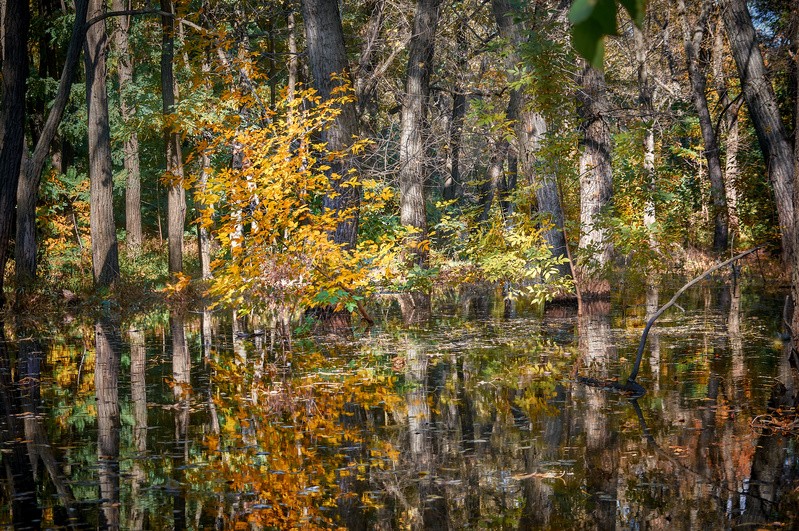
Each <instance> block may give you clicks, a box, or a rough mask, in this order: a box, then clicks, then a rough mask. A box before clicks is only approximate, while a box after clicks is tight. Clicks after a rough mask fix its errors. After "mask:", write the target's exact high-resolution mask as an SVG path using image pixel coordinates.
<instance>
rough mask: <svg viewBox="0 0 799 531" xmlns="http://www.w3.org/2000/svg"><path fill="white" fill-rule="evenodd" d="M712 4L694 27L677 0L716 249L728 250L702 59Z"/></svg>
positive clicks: (721, 178)
mask: <svg viewBox="0 0 799 531" xmlns="http://www.w3.org/2000/svg"><path fill="white" fill-rule="evenodd" d="M711 7H712V3H711V2H710V1H705V2H703V4H702V12H701V13H700V15H699V18H698V19H697V21H696V23H695V24H694V25H693V28H690V24H689V22H688V14H687V13H686V9H685V2H684V0H678V1H677V8H678V10H679V14H680V23H681V25H682V33H683V45H684V47H685V61H686V63H687V67H688V79H689V81H690V83H691V100H692V101H693V104H694V108H695V109H696V113H697V115H698V118H699V128H700V129H701V131H702V140H703V142H704V148H705V149H704V154H705V160H706V161H707V173H708V177H709V178H710V198H711V203H712V216H713V227H714V228H713V251H714V252H716V253H719V254H720V253H722V252H724V251H725V250H726V249H727V246H728V239H729V234H728V233H729V227H728V225H729V224H728V220H727V194H726V191H725V189H724V174H723V173H722V171H721V155H720V154H719V143H718V138H717V134H716V128H715V127H714V124H713V118H712V117H711V116H710V107H709V105H708V102H707V92H706V91H707V72H706V71H705V69H704V68H703V67H702V64H704V63H705V61H702V60H701V59H702V58H700V56H699V55H700V50H701V49H702V42H703V40H704V38H705V35H706V30H707V24H708V21H709V20H710V10H711Z"/></svg>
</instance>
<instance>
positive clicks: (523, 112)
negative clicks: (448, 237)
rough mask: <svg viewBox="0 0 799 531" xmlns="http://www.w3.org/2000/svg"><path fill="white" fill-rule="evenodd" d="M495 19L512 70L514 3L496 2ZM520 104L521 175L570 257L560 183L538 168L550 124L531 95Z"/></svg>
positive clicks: (555, 242)
mask: <svg viewBox="0 0 799 531" xmlns="http://www.w3.org/2000/svg"><path fill="white" fill-rule="evenodd" d="M492 6H493V11H494V18H495V19H496V21H497V26H498V27H499V32H500V35H501V36H502V37H503V38H505V39H507V40H508V42H509V44H510V45H511V46H512V47H513V50H514V51H513V52H512V53H511V54H510V56H509V58H508V69H509V70H510V69H511V68H515V67H516V65H517V64H519V63H520V57H519V55H518V52H517V51H516V50H518V49H519V48H520V47H521V46H522V45H523V44H524V38H523V37H522V32H521V29H522V28H521V27H520V25H519V23H518V22H517V18H518V16H517V14H516V13H514V11H513V7H512V3H511V1H509V0H493V1H492ZM519 98H520V100H519V104H518V106H517V107H516V112H517V115H516V120H515V123H516V125H515V130H516V139H517V142H518V150H519V153H518V161H519V172H520V174H521V177H522V179H525V180H526V181H527V182H528V183H535V184H536V187H535V195H536V200H537V202H538V211H539V212H540V213H542V214H544V215H546V216H548V217H549V222H550V223H551V224H552V227H551V228H550V229H549V230H547V231H546V232H545V233H544V239H545V240H546V242H547V244H548V245H549V247H550V249H551V250H552V254H553V255H554V256H556V257H561V258H565V257H566V237H565V236H564V234H563V221H564V216H563V209H562V207H561V202H560V195H559V193H558V182H557V177H556V176H555V175H552V174H549V173H547V172H542V171H538V170H537V169H536V157H537V155H538V151H539V150H540V149H541V142H542V141H543V140H544V138H545V136H546V134H547V122H546V119H545V118H544V116H543V115H542V114H541V113H540V112H535V111H533V110H531V104H532V101H530V100H531V98H530V96H529V95H527V94H525V93H523V92H520V94H519ZM558 270H559V271H560V274H561V275H564V276H565V275H568V274H569V265H568V264H565V263H564V264H561V265H560V266H559V267H558Z"/></svg>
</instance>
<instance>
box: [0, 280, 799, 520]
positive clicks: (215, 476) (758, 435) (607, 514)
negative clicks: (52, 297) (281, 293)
mask: <svg viewBox="0 0 799 531" xmlns="http://www.w3.org/2000/svg"><path fill="white" fill-rule="evenodd" d="M742 284H743V285H742ZM742 284H741V283H738V284H735V285H734V284H732V283H726V284H725V283H722V282H716V283H706V284H704V285H702V286H700V287H696V288H694V289H693V290H691V292H690V293H688V294H686V295H685V296H684V298H683V299H681V301H680V304H681V306H682V308H680V309H677V308H673V309H671V310H669V311H668V312H667V313H666V314H665V315H664V316H663V317H661V318H660V319H659V320H658V322H657V324H656V325H655V327H654V329H653V331H652V333H651V334H650V336H649V342H648V344H647V348H646V351H645V354H644V358H643V363H642V367H641V373H640V375H639V378H638V381H639V383H641V384H642V385H643V386H644V387H645V388H646V389H647V393H646V394H645V395H644V396H643V397H641V398H638V399H636V400H631V399H630V398H628V397H626V396H624V395H622V394H620V393H618V392H614V391H612V390H608V389H603V388H597V387H589V386H586V385H584V384H581V383H578V382H577V381H576V379H575V375H576V374H579V375H581V376H590V377H593V378H597V379H612V378H619V377H626V375H627V374H628V373H629V371H630V368H631V366H632V362H633V359H634V357H635V351H636V348H637V346H638V340H639V338H640V333H641V330H642V328H643V325H644V322H645V320H646V316H647V315H651V314H653V313H654V312H655V311H656V310H657V308H658V306H659V305H662V304H663V303H664V302H665V301H666V300H668V299H669V298H670V297H671V294H672V293H673V292H674V289H668V288H661V289H660V290H658V289H655V288H649V289H648V290H646V294H645V295H644V294H641V295H640V297H638V298H635V297H632V298H630V297H629V295H626V296H625V300H624V301H620V300H615V299H614V300H613V301H612V303H610V304H609V303H595V304H591V305H588V306H587V307H586V308H585V310H584V315H582V316H580V317H578V316H577V312H576V309H575V308H570V307H561V308H551V309H549V310H548V311H546V312H543V311H541V310H538V311H535V310H528V311H518V312H514V311H505V312H503V311H502V308H494V307H493V306H492V305H491V304H489V303H488V302H487V301H486V300H485V299H482V298H465V299H464V298H462V299H460V300H453V301H451V302H452V303H450V304H441V305H440V306H439V307H437V308H435V311H434V314H433V317H432V318H431V319H429V320H426V321H424V322H422V323H420V324H416V325H412V326H409V325H404V324H403V322H402V319H401V318H400V317H399V316H398V315H397V316H395V315H394V309H395V306H396V304H392V303H391V301H386V302H385V305H384V308H382V309H383V311H384V312H385V313H384V314H383V318H384V319H383V320H382V325H381V326H380V327H375V328H373V329H371V330H356V332H355V335H354V337H353V338H351V339H350V340H348V341H342V340H338V341H333V340H332V339H331V338H317V339H316V340H315V341H312V340H310V339H302V338H298V337H297V336H295V337H294V338H292V340H291V343H290V349H289V342H288V340H287V339H286V338H285V337H282V336H281V335H280V334H273V333H270V332H269V331H267V332H266V333H265V334H263V335H262V334H259V333H255V334H253V332H254V331H255V332H257V328H256V330H253V329H252V328H251V327H248V326H246V323H245V324H241V323H239V322H234V321H232V320H231V317H230V316H229V315H222V314H217V315H213V314H211V313H208V312H202V311H200V310H196V309H189V310H179V309H172V310H168V309H165V310H163V311H161V312H156V313H154V314H151V315H145V316H135V317H131V318H127V317H126V318H120V317H118V316H117V317H115V316H114V315H113V312H105V313H104V314H103V316H101V317H100V318H98V319H96V320H95V321H91V320H89V319H82V318H79V317H74V318H72V317H68V318H67V319H65V320H63V321H61V320H60V321H59V322H58V324H57V325H50V326H49V327H46V326H39V327H38V328H33V327H30V324H28V325H25V324H21V323H23V322H24V320H22V321H19V322H17V323H10V322H6V323H5V327H4V334H5V340H4V341H2V342H0V390H1V391H2V396H0V401H1V402H0V403H2V407H3V415H2V417H1V418H0V421H2V425H1V426H0V430H1V433H0V436H1V437H2V443H3V445H2V454H1V459H2V463H3V466H4V469H5V472H6V473H5V475H4V476H3V480H2V482H1V483H0V496H2V498H0V523H1V524H2V525H3V526H5V527H7V528H11V527H15V528H20V529H21V528H41V527H46V528H81V529H85V528H121V529H182V528H190V529H231V528H239V529H263V528H265V529H290V528H304V529H318V528H336V527H339V528H340V527H343V528H349V529H385V530H389V529H461V528H463V529H601V530H605V529H703V528H705V529H725V528H726V529H732V528H756V527H758V525H759V526H761V527H762V526H767V525H779V524H783V525H785V526H787V527H789V528H790V527H791V526H794V525H797V522H799V515H798V514H797V512H799V504H798V503H797V499H799V496H798V495H797V490H796V489H797V479H798V478H799V460H797V453H796V450H797V448H796V443H797V439H796V438H795V437H794V436H792V435H791V434H780V433H778V432H775V431H774V430H769V429H767V426H766V427H764V425H763V422H762V421H764V420H765V421H767V420H769V419H775V418H778V419H782V418H784V417H779V414H780V413H781V412H782V413H784V412H787V411H793V410H792V408H793V407H794V406H795V400H796V392H797V389H796V387H795V382H794V374H793V372H794V370H793V369H792V367H791V365H790V352H789V351H786V349H785V348H784V345H783V344H782V343H781V342H780V339H779V337H778V332H779V330H780V327H781V319H782V317H781V313H782V294H781V293H778V292H777V291H776V290H771V289H766V287H765V286H764V284H763V282H762V280H752V281H748V282H743V283H742ZM506 310H507V309H506ZM255 326H256V327H257V324H256V325H255ZM43 329H45V331H43ZM770 405H771V406H772V408H771V409H769V406H770ZM766 414H771V415H772V417H763V415H766Z"/></svg>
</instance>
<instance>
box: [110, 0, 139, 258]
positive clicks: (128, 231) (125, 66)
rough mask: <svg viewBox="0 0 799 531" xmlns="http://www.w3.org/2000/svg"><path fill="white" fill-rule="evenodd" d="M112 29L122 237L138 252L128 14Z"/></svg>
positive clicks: (114, 5) (120, 2) (115, 4)
mask: <svg viewBox="0 0 799 531" xmlns="http://www.w3.org/2000/svg"><path fill="white" fill-rule="evenodd" d="M130 3H131V2H130V0H127V1H125V0H113V1H112V2H111V9H112V10H114V11H124V10H125V9H127V10H130V8H131V6H130ZM115 22H116V23H115V25H114V32H113V42H114V48H115V49H116V52H117V55H118V63H117V80H118V82H119V113H120V115H121V118H122V121H123V122H125V124H126V125H128V127H127V128H126V133H125V139H124V142H123V144H122V150H123V152H124V164H125V172H126V173H127V181H126V183H125V240H126V242H125V243H126V244H127V248H128V251H130V252H132V253H133V254H136V253H138V251H139V248H140V247H141V243H142V217H141V171H140V168H139V135H138V133H137V132H136V128H135V127H130V126H129V125H130V122H131V120H132V119H133V117H134V115H135V114H136V109H135V107H134V106H133V105H131V104H130V102H129V101H128V94H127V93H128V91H129V90H130V88H131V87H132V85H133V55H132V54H131V53H130V46H129V45H128V34H129V33H130V15H122V16H119V17H116V20H115Z"/></svg>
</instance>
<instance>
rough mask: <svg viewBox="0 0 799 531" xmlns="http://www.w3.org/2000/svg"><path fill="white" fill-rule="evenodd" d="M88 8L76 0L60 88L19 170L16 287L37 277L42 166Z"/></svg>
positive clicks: (65, 99) (22, 287)
mask: <svg viewBox="0 0 799 531" xmlns="http://www.w3.org/2000/svg"><path fill="white" fill-rule="evenodd" d="M87 8H88V0H77V1H76V2H75V21H74V23H73V26H72V36H71V37H70V41H69V45H68V47H67V56H66V60H65V62H64V68H63V69H62V71H61V78H60V79H59V82H58V92H57V93H56V97H55V100H54V101H53V104H52V107H50V112H49V114H48V115H47V120H46V121H45V123H44V126H43V127H42V130H41V132H40V135H39V138H38V140H37V141H36V147H35V148H34V150H33V153H32V154H31V155H30V157H27V158H26V159H25V160H24V161H23V164H22V169H21V171H20V176H19V186H18V188H17V232H16V242H15V247H14V260H15V267H16V282H17V290H21V291H25V290H27V289H28V287H29V286H30V285H31V284H32V283H33V281H34V279H35V278H36V268H37V264H36V255H37V242H36V203H37V202H38V198H39V186H40V184H41V175H42V169H43V168H44V164H45V162H46V161H47V156H48V155H49V153H50V147H51V144H52V142H53V139H54V138H55V135H56V132H57V131H58V125H59V124H60V123H61V118H62V117H63V115H64V109H66V106H67V103H68V101H69V93H70V91H71V89H72V82H73V80H74V79H75V73H76V70H77V68H78V59H79V58H80V51H81V48H82V47H83V43H84V39H85V34H84V29H83V26H84V24H85V23H86V12H87ZM65 162H66V161H65V160H62V163H65ZM64 166H66V164H64Z"/></svg>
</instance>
